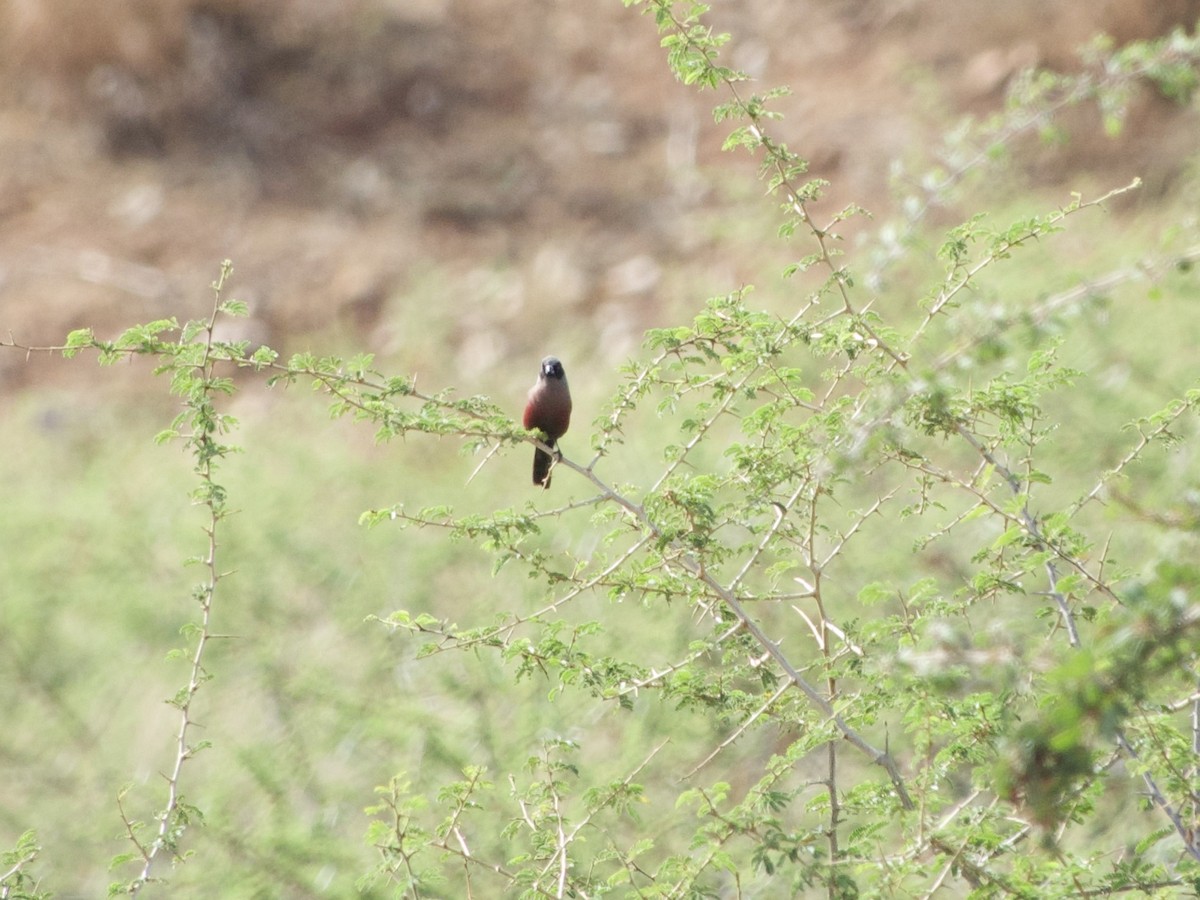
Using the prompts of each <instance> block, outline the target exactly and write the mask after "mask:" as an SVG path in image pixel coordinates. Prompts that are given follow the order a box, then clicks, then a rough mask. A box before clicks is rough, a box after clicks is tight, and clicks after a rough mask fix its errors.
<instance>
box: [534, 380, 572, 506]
mask: <svg viewBox="0 0 1200 900" xmlns="http://www.w3.org/2000/svg"><path fill="white" fill-rule="evenodd" d="M524 422H525V427H526V428H528V429H529V430H530V431H533V430H534V429H536V430H538V431H540V432H541V433H542V434H543V435H545V442H546V443H547V444H549V445H550V446H551V447H555V441H557V440H558V439H559V438H560V437H562V436H563V435H564V434H566V433H567V426H569V425H570V424H571V389H570V388H569V387H567V373H566V372H564V371H563V365H562V363H561V362H559V361H558V357H556V356H547V357H546V358H545V359H543V360H542V367H541V369H539V370H538V379H537V382H536V383H535V384H534V386H533V387H531V388H530V389H529V398H528V399H527V400H526V401H525V420H524ZM555 449H557V447H555ZM559 456H560V458H561V456H562V453H561V452H560V453H559ZM551 462H552V460H551V457H550V454H549V453H547V452H546V451H545V450H543V449H541V448H540V447H538V448H537V449H535V450H534V451H533V483H534V484H540V485H541V486H542V487H546V488H548V487H550V463H551Z"/></svg>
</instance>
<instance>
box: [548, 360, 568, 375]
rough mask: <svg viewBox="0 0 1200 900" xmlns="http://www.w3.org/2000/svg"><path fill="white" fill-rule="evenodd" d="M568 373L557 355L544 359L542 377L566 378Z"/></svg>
mask: <svg viewBox="0 0 1200 900" xmlns="http://www.w3.org/2000/svg"><path fill="white" fill-rule="evenodd" d="M566 375H567V373H566V372H564V371H563V365H562V363H561V362H559V361H558V357H557V356H547V357H546V358H545V359H543V360H542V377H543V378H565V377H566Z"/></svg>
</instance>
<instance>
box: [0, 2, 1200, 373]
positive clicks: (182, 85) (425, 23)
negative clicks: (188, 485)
mask: <svg viewBox="0 0 1200 900" xmlns="http://www.w3.org/2000/svg"><path fill="white" fill-rule="evenodd" d="M1198 17H1200V3H1198V2H1196V0H1106V2H1088V0H1014V2H1013V3H1009V4H1006V5H1005V6H1004V8H1003V10H1001V9H999V8H998V7H996V5H995V4H992V3H986V2H966V3H963V2H955V0H737V2H734V0H717V2H716V3H715V4H714V10H713V15H712V20H713V22H714V23H715V25H716V27H717V28H718V29H721V30H728V31H730V32H732V34H733V36H734V39H733V42H732V43H731V44H730V45H729V46H728V48H727V59H728V61H729V62H730V63H731V64H732V65H734V66H736V67H739V68H742V69H744V70H746V71H748V72H749V73H750V74H752V75H753V76H754V77H755V79H756V80H757V83H756V87H757V88H760V89H761V88H765V87H771V86H775V85H779V84H786V85H789V86H791V88H792V89H793V91H794V93H793V95H792V96H791V97H790V98H786V99H785V100H783V101H781V102H780V103H779V104H778V108H779V109H780V110H781V111H782V112H784V113H785V116H786V118H785V119H784V120H783V122H782V123H781V124H780V126H779V131H780V134H781V136H782V137H783V138H785V139H786V140H788V141H789V143H790V144H791V146H792V147H793V148H794V149H795V150H797V151H798V152H799V153H801V154H802V155H803V156H805V157H806V158H808V159H809V160H811V162H812V169H811V171H812V173H813V174H814V175H815V176H818V177H821V178H826V179H828V180H830V181H831V182H832V183H833V187H832V189H831V192H830V196H829V201H828V203H827V204H826V206H828V208H829V209H830V210H836V209H838V208H840V207H841V205H843V204H844V203H846V202H849V201H851V200H853V201H854V202H857V203H859V204H860V205H862V206H865V207H867V208H868V209H869V210H871V212H872V213H874V214H875V215H876V216H877V217H879V216H882V215H885V214H886V213H887V211H888V204H889V202H890V201H889V195H888V190H887V189H888V179H889V171H890V165H891V163H892V161H893V160H910V159H911V158H912V157H913V156H914V155H915V154H916V153H917V152H919V151H920V150H922V149H927V148H929V147H930V146H932V144H933V143H935V141H936V140H937V138H938V136H939V135H940V134H941V133H942V131H943V130H944V127H945V125H946V123H947V122H948V121H949V120H951V119H952V118H953V117H955V116H957V115H959V114H963V113H977V114H983V113H987V112H991V111H994V110H995V109H996V108H997V107H998V106H999V104H1000V101H1001V98H1002V96H1003V91H1004V88H1005V86H1006V83H1007V81H1008V79H1009V78H1010V77H1011V76H1012V75H1013V73H1015V72H1016V71H1018V70H1019V69H1020V68H1022V67H1026V66H1030V65H1041V66H1048V67H1052V68H1057V69H1064V70H1070V69H1072V68H1074V67H1076V66H1077V64H1078V63H1077V59H1076V55H1075V51H1076V49H1077V48H1078V47H1079V46H1081V45H1082V44H1084V43H1086V42H1087V41H1088V40H1089V39H1090V38H1091V37H1092V36H1093V35H1095V34H1096V33H1098V32H1105V33H1108V34H1110V35H1112V36H1113V37H1114V38H1115V39H1116V40H1117V41H1118V42H1121V43H1123V42H1126V41H1129V40H1133V39H1135V38H1144V37H1149V36H1152V35H1157V34H1162V33H1164V32H1166V31H1168V30H1169V29H1170V28H1171V27H1173V26H1177V25H1188V24H1190V23H1194V21H1195V20H1196V19H1197V18H1198ZM657 43H658V41H657V36H656V34H655V31H654V28H653V26H652V24H651V23H650V22H649V21H646V20H639V15H638V11H637V10H627V9H624V8H623V6H622V4H621V3H618V2H611V3H600V4H591V3H589V4H579V3H563V2H548V0H543V2H533V3H524V2H522V3H518V2H512V0H345V2H340V3H336V4H333V3H323V2H314V0H267V2H253V3H252V2H244V0H106V2H105V4H104V11H103V14H102V15H101V14H98V13H97V11H96V6H95V4H94V3H93V2H91V0H55V2H53V3H44V2H38V0H0V60H2V61H0V72H2V74H3V78H2V80H0V222H2V223H3V227H2V228H0V319H2V321H0V327H2V328H3V329H4V330H5V331H12V332H13V334H14V335H15V336H17V337H19V338H20V339H21V340H22V341H23V342H32V343H49V342H55V341H57V340H60V339H61V338H62V336H63V335H65V334H66V332H67V331H68V330H70V329H71V328H76V327H81V326H84V325H88V326H91V327H93V328H95V329H96V330H97V333H98V334H100V335H102V336H103V335H105V334H106V333H112V332H115V331H117V330H119V329H121V328H123V327H125V326H127V325H129V324H131V323H134V322H138V321H144V320H148V319H153V318H160V317H165V316H168V315H176V316H179V317H180V318H181V319H182V318H184V317H187V316H191V315H195V314H196V313H198V312H200V311H202V310H204V309H206V308H207V306H208V303H209V297H208V296H207V292H206V289H205V288H206V286H207V285H208V284H209V283H210V281H212V279H213V278H214V277H215V274H216V271H217V267H218V265H219V263H220V261H221V260H222V259H224V258H227V257H228V258H232V259H233V261H234V263H235V266H236V279H235V283H234V286H233V293H234V294H235V295H237V296H239V297H240V298H241V299H244V300H246V301H248V302H250V303H251V304H252V307H253V317H252V319H251V320H250V321H249V322H248V323H246V324H245V327H246V329H247V331H248V334H247V336H249V337H252V338H254V339H256V340H262V341H266V342H268V343H270V344H271V345H272V346H276V347H277V348H280V349H283V350H289V349H293V348H295V347H297V346H304V347H308V346H312V345H314V344H315V345H321V344H326V345H328V344H330V343H332V342H333V339H334V336H336V337H337V338H339V339H343V340H345V341H347V342H350V343H352V344H354V345H355V346H357V347H367V348H369V349H372V350H375V351H378V352H381V353H385V354H389V355H391V356H392V357H394V358H395V359H396V360H397V361H398V362H399V364H400V366H401V368H402V369H403V370H406V371H420V372H424V373H431V374H434V375H436V377H437V378H438V379H439V381H440V380H441V379H443V378H447V377H449V376H450V375H451V374H452V373H453V374H454V381H455V382H457V383H459V384H460V385H462V384H465V383H467V382H476V381H477V382H478V383H488V384H492V383H494V380H493V378H494V375H495V373H507V372H508V371H510V370H511V368H512V367H516V368H518V369H519V375H520V378H519V379H517V380H518V381H521V382H523V381H526V380H529V377H530V376H529V373H530V372H532V371H533V369H534V366H536V360H537V359H539V358H540V357H541V356H542V355H543V353H544V352H550V351H551V350H553V351H555V352H558V353H560V355H564V356H568V357H571V356H573V357H578V355H579V354H580V353H583V354H590V353H598V354H599V355H601V356H602V357H603V359H602V361H603V362H604V363H605V364H607V363H610V362H613V361H618V360H621V359H624V358H626V357H627V356H628V355H629V353H630V352H631V351H632V350H634V349H635V348H636V347H637V346H638V344H639V343H640V337H641V333H642V331H643V330H644V328H646V327H647V326H651V325H659V324H664V323H665V322H667V321H671V320H673V316H672V315H671V311H672V304H673V303H677V302H679V301H680V299H681V298H680V294H681V293H683V292H684V291H685V290H687V289H693V290H694V289H695V286H696V285H709V287H707V288H705V290H707V291H709V292H716V291H718V290H724V289H726V287H727V286H736V284H737V283H739V281H742V280H752V279H753V280H761V270H759V269H758V268H757V267H756V266H755V262H756V260H754V259H745V258H743V257H742V256H741V255H735V254H730V253H723V252H714V251H716V250H718V249H719V248H720V247H721V241H722V240H723V239H724V238H726V237H728V234H727V233H726V232H727V231H728V229H729V228H730V227H732V226H731V225H730V224H729V223H728V222H727V221H724V220H725V219H727V217H725V216H724V211H726V210H728V209H729V208H730V207H731V205H732V204H736V203H738V202H740V201H744V200H747V199H749V200H751V201H753V202H758V201H754V200H753V195H754V194H755V188H754V184H753V182H752V180H751V179H750V177H749V176H750V174H751V173H752V172H753V167H754V163H753V162H752V161H751V160H749V159H748V158H747V157H746V156H745V154H723V153H721V152H720V149H719V148H720V143H721V140H722V139H723V137H724V134H725V131H726V129H725V127H724V126H720V127H718V126H714V125H713V123H712V117H711V106H712V105H714V104H715V103H716V102H718V101H719V100H720V99H721V98H717V97H712V96H703V95H700V94H698V93H697V92H695V91H692V90H689V89H687V88H685V87H683V86H682V85H679V84H677V83H676V82H675V81H674V80H673V79H671V78H670V77H669V76H667V75H666V74H665V72H666V70H665V63H664V60H663V56H662V53H661V52H660V51H659V50H658V49H657ZM1088 116H1091V117H1092V119H1093V121H1083V120H1086V119H1087V117H1088ZM1079 118H1080V119H1081V121H1079V122H1077V123H1074V124H1076V125H1078V126H1079V127H1077V128H1075V129H1074V131H1075V132H1076V133H1075V134H1073V135H1072V139H1071V140H1070V141H1069V142H1068V143H1066V144H1064V145H1063V146H1062V147H1060V148H1045V147H1037V148H1034V150H1033V151H1032V152H1030V153H1029V154H1028V156H1027V158H1026V159H1024V160H1023V161H1022V163H1023V165H1024V166H1025V167H1026V169H1027V170H1028V172H1029V173H1031V175H1032V176H1033V177H1034V178H1035V179H1037V180H1040V181H1041V182H1043V183H1049V184H1054V183H1056V182H1059V181H1061V180H1062V179H1063V178H1064V176H1065V175H1066V174H1067V173H1070V174H1071V179H1072V187H1074V186H1076V185H1075V182H1078V181H1079V180H1080V179H1081V176H1082V175H1083V174H1084V173H1086V172H1089V171H1093V172H1102V173H1103V180H1104V182H1105V183H1106V184H1107V183H1111V184H1112V185H1116V184H1118V183H1124V182H1125V181H1128V180H1129V178H1130V177H1131V176H1132V175H1133V174H1139V175H1141V176H1142V177H1143V178H1144V179H1146V181H1147V182H1148V184H1149V186H1150V187H1149V190H1148V191H1146V192H1143V194H1141V195H1140V196H1139V198H1138V201H1137V202H1147V200H1149V201H1150V202H1153V201H1154V199H1155V198H1156V197H1157V196H1161V195H1162V194H1164V193H1166V192H1169V191H1170V190H1171V186H1172V183H1173V180H1174V179H1176V178H1177V177H1178V175H1179V172H1180V170H1181V167H1182V166H1183V165H1184V163H1185V161H1186V159H1187V156H1188V154H1190V153H1191V152H1192V151H1193V150H1194V147H1195V126H1196V122H1195V115H1194V113H1189V112H1187V111H1185V110H1183V109H1181V108H1179V107H1178V106H1176V105H1173V104H1171V103H1170V102H1169V101H1166V100H1164V99H1162V98H1157V97H1155V96H1152V95H1151V94H1150V93H1147V96H1145V97H1143V98H1140V100H1139V102H1138V103H1137V105H1136V108H1135V110H1134V114H1133V117H1132V119H1131V121H1130V123H1129V127H1128V128H1127V129H1126V130H1125V132H1124V134H1123V135H1122V136H1121V138H1120V139H1118V140H1115V141H1113V140H1108V139H1106V138H1105V137H1104V136H1103V134H1102V132H1101V131H1100V130H1099V129H1098V128H1095V127H1094V125H1095V122H1094V119H1095V113H1094V111H1088V112H1084V113H1081V114H1079ZM1068 124H1071V123H1068ZM730 170H732V171H733V173H734V178H735V179H736V180H734V181H731V179H730V178H729V177H728V176H729V173H730ZM762 205H763V206H764V207H765V206H767V204H762ZM765 212H766V214H768V215H769V214H770V210H769V209H766V210H765ZM685 269H686V271H687V273H688V275H687V277H686V278H685V277H684V276H682V275H681V274H680V273H681V271H682V270H685ZM694 299H695V297H694V296H691V297H688V298H687V299H686V300H685V301H683V302H684V308H685V309H690V308H691V306H692V304H693V301H694ZM318 335H319V337H317V336H318ZM597 337H598V338H599V340H595V338H597ZM510 363H511V366H510ZM68 368H70V367H63V366H61V365H55V364H52V363H48V361H39V360H33V361H27V360H25V359H24V358H22V357H21V356H20V355H19V354H11V353H10V354H4V355H0V390H6V391H11V390H14V389H17V388H20V387H22V386H25V385H29V384H32V383H36V382H38V381H40V380H43V379H51V380H53V379H56V378H59V377H68V376H66V375H65V374H64V373H65V371H66V369H68ZM77 368H78V367H76V369H77ZM501 377H502V378H503V379H504V382H505V383H507V378H506V377H505V376H504V375H502V376H501Z"/></svg>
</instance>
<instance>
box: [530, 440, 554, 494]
mask: <svg viewBox="0 0 1200 900" xmlns="http://www.w3.org/2000/svg"><path fill="white" fill-rule="evenodd" d="M553 461H554V460H553V458H552V457H551V456H550V454H549V453H547V452H546V451H545V450H542V449H535V450H534V451H533V483H534V484H540V485H541V486H542V487H546V488H548V487H550V463H552V462H553Z"/></svg>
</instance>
